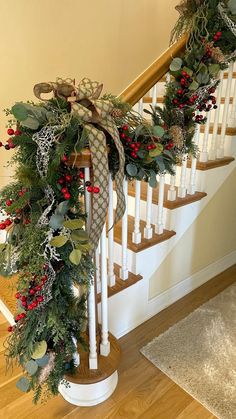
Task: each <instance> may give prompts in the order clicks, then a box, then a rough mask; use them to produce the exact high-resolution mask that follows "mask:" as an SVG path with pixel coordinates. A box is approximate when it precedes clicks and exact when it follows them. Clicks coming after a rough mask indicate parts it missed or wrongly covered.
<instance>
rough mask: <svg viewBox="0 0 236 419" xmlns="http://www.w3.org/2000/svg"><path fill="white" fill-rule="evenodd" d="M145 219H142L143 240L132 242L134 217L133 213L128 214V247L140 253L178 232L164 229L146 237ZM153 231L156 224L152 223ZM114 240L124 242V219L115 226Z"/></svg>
mask: <svg viewBox="0 0 236 419" xmlns="http://www.w3.org/2000/svg"><path fill="white" fill-rule="evenodd" d="M145 225H146V223H145V221H143V220H140V231H141V235H142V241H141V243H139V244H135V243H133V242H132V232H133V231H134V217H133V216H132V215H128V249H130V250H132V251H133V252H135V253H138V252H140V251H142V250H145V249H148V248H149V247H152V246H155V245H156V244H159V243H162V242H164V241H166V240H169V239H170V238H171V237H173V236H174V235H175V234H176V232H175V231H173V230H164V232H163V233H162V234H155V233H153V237H152V238H151V239H145V238H144V228H145ZM152 228H153V231H154V230H155V227H154V225H152ZM114 240H115V242H117V243H118V244H122V220H120V221H119V222H118V223H117V224H116V225H115V226H114Z"/></svg>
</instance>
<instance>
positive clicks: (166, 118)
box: [0, 0, 236, 402]
mask: <svg viewBox="0 0 236 419" xmlns="http://www.w3.org/2000/svg"><path fill="white" fill-rule="evenodd" d="M178 10H179V11H180V13H181V16H180V19H179V21H178V22H177V25H176V27H175V29H174V31H173V34H172V39H176V38H178V37H179V36H180V35H181V34H182V33H183V32H184V31H185V30H188V31H189V32H190V36H189V41H188V45H187V49H186V52H185V53H184V54H183V55H182V56H181V57H176V58H174V59H173V61H172V63H171V65H170V73H171V76H172V79H171V81H170V82H169V83H167V86H166V96H165V99H164V107H163V108H159V107H155V108H152V109H151V111H147V112H149V113H150V114H151V116H152V120H153V124H152V125H151V124H149V123H148V122H146V121H145V120H143V119H142V118H141V117H140V115H138V114H137V113H135V112H133V111H131V109H130V107H129V106H128V105H127V104H124V103H122V102H121V101H119V100H117V99H116V98H115V97H114V96H112V95H104V96H102V97H101V98H100V99H99V96H100V93H101V86H100V85H99V84H98V83H94V82H91V81H90V80H88V79H85V80H83V81H82V82H81V83H80V84H79V85H78V86H75V83H74V82H73V81H72V80H66V81H64V80H57V82H55V83H40V84H39V85H36V86H35V89H34V92H35V94H36V96H37V97H38V98H39V99H42V93H48V92H52V93H53V97H52V98H51V99H48V100H43V101H40V102H39V103H37V104H34V103H21V102H19V103H17V104H15V105H14V106H13V107H12V108H11V109H10V110H6V113H7V115H9V117H10V118H11V119H10V120H9V125H8V129H7V134H8V135H9V139H8V140H7V143H6V144H5V146H4V145H3V144H2V143H0V146H2V147H3V146H4V147H5V149H6V150H11V149H14V148H15V149H16V150H15V153H14V156H13V158H12V163H13V164H14V165H15V166H16V170H15V180H14V182H13V183H11V184H10V185H8V186H7V187H5V188H4V189H3V190H2V191H1V200H0V204H1V211H2V215H3V220H2V221H1V223H0V229H1V230H5V231H6V241H5V243H2V244H1V246H0V250H1V251H0V269H1V274H2V275H5V276H11V275H13V274H15V273H17V275H18V281H17V293H16V300H17V313H16V315H15V325H14V326H10V327H9V332H10V335H9V337H8V339H7V343H6V344H7V350H6V355H7V359H8V361H9V362H10V361H12V360H14V359H15V360H16V361H17V362H18V363H19V364H20V365H21V366H22V367H23V369H24V371H25V376H24V377H21V378H20V379H19V381H18V382H17V386H18V387H19V388H20V389H21V390H22V391H26V392H27V391H30V390H33V391H34V401H35V402H37V401H38V399H39V398H40V396H41V395H42V393H43V394H45V395H49V394H57V393H58V384H59V383H60V381H61V380H62V379H63V377H64V374H65V373H70V374H71V373H73V371H74V370H75V356H74V354H75V351H76V345H77V342H80V343H82V344H84V345H85V343H84V341H83V332H84V331H85V330H86V322H87V319H86V300H87V295H88V292H89V286H90V284H91V281H92V280H93V273H94V267H93V260H92V256H93V250H94V248H95V247H96V243H97V240H98V236H99V234H98V233H99V232H100V229H101V226H102V225H103V223H104V219H105V218H104V217H105V216H106V206H107V193H106V191H105V189H106V187H104V182H105V183H106V182H107V175H105V176H104V174H102V173H101V170H100V172H99V167H98V166H99V165H98V160H101V161H102V162H103V166H102V171H103V167H104V171H105V173H106V174H107V173H108V172H111V173H112V177H113V179H114V181H115V182H116V185H117V187H118V190H119V200H120V201H119V202H120V204H119V205H118V211H117V217H116V220H117V219H118V218H119V217H121V216H122V213H123V211H124V200H123V196H122V188H120V186H121V184H122V182H123V176H124V175H125V176H126V177H127V178H128V179H131V180H132V179H137V180H144V181H147V182H149V184H150V185H151V186H152V187H155V186H156V174H158V173H165V172H167V173H174V167H175V164H176V163H177V162H178V161H179V160H180V159H181V158H182V156H183V154H185V153H188V154H193V155H196V154H197V150H196V147H195V145H194V141H193V137H194V131H195V127H196V124H203V123H205V120H206V113H207V112H209V111H210V109H212V108H215V107H216V98H215V96H214V92H215V89H216V87H217V84H218V78H217V76H218V73H219V71H220V70H222V69H225V68H227V66H228V64H229V62H230V61H231V60H233V59H234V57H235V21H236V17H235V13H236V10H235V0H229V1H224V2H219V1H217V0H212V1H210V2H207V1H205V0H185V1H182V2H181V4H180V6H178ZM97 142H99V143H98V145H96V143H97ZM86 147H89V148H90V150H91V153H92V161H93V166H94V170H95V172H96V176H95V180H94V183H93V184H91V183H90V182H86V183H85V182H84V176H85V175H84V170H83V169H79V168H78V167H77V165H76V161H77V157H78V155H79V154H80V153H81V152H82V151H83V149H84V148H86ZM96 147H97V148H96ZM100 147H101V148H100ZM101 149H102V150H103V151H102V153H101ZM96 170H97V171H96ZM99 173H101V175H100V176H101V179H100V177H99ZM104 179H105V180H104ZM85 188H86V189H87V191H88V192H89V193H93V194H94V202H95V208H97V209H99V211H100V209H101V214H102V215H101V216H100V215H99V217H98V218H96V214H95V213H94V214H93V215H94V221H95V222H96V224H94V225H95V226H96V228H95V227H94V228H92V227H91V230H92V233H93V234H91V231H90V234H89V235H88V234H87V230H86V214H85V210H84V193H85ZM119 188H120V189H119ZM104 194H105V195H104ZM104 196H105V199H103V197H104ZM104 203H105V204H104ZM99 211H96V213H98V212H99ZM96 232H97V233H96ZM75 289H76V290H77V291H76V292H75Z"/></svg>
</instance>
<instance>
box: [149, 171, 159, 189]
mask: <svg viewBox="0 0 236 419" xmlns="http://www.w3.org/2000/svg"><path fill="white" fill-rule="evenodd" d="M148 183H149V185H150V186H151V188H156V187H157V175H156V173H155V172H154V170H150V177H149V182H148Z"/></svg>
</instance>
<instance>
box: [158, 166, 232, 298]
mask: <svg viewBox="0 0 236 419" xmlns="http://www.w3.org/2000/svg"><path fill="white" fill-rule="evenodd" d="M215 170H216V175H217V169H215ZM235 185H236V169H234V171H233V172H232V173H231V175H230V176H229V177H228V178H227V180H226V181H225V183H224V184H223V185H222V186H221V188H220V189H219V190H218V192H217V193H216V194H215V195H214V197H213V198H212V199H211V200H210V202H209V203H208V205H207V206H206V207H205V208H204V210H203V211H202V212H201V214H200V216H199V217H198V218H197V220H196V221H195V222H194V223H193V224H192V225H191V227H190V228H189V229H188V230H187V231H186V233H185V234H184V235H183V237H182V238H181V239H180V240H179V241H178V243H177V245H176V247H175V248H174V249H173V250H172V251H171V253H170V254H169V255H168V257H167V258H166V259H165V261H164V262H163V263H162V264H161V266H160V268H159V269H158V270H157V271H156V272H155V273H154V274H153V275H152V277H151V280H150V298H153V297H155V296H156V295H158V294H160V293H161V292H163V291H165V290H167V289H168V288H171V287H173V286H174V285H175V284H177V283H178V282H180V281H183V280H184V279H186V278H188V277H189V276H190V275H192V274H194V273H195V272H198V271H200V270H201V269H203V268H205V267H206V266H207V265H210V264H211V263H213V262H215V261H217V260H219V259H221V258H222V257H224V256H225V255H227V254H229V253H231V252H232V251H234V250H236V196H235ZM235 263H236V261H235Z"/></svg>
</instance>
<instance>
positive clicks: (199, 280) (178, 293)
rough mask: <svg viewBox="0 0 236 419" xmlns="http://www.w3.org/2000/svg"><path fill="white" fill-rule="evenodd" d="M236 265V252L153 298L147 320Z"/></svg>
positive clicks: (150, 301)
mask: <svg viewBox="0 0 236 419" xmlns="http://www.w3.org/2000/svg"><path fill="white" fill-rule="evenodd" d="M235 263H236V250H235V251H233V252H231V253H229V254H228V255H226V256H224V257H223V258H221V259H219V260H217V261H216V262H213V263H211V264H210V265H208V266H206V267H205V268H203V269H201V270H200V271H198V272H196V273H195V274H193V275H191V276H189V277H188V278H186V279H184V280H183V281H181V282H180V283H178V284H176V285H174V286H173V287H172V288H170V289H168V290H166V291H164V292H163V293H161V294H160V295H157V296H156V297H154V298H152V299H151V300H149V302H148V310H147V318H150V317H153V316H154V315H155V314H157V313H159V312H160V311H162V310H163V309H165V308H166V307H168V306H170V305H171V304H173V303H175V302H176V301H178V300H179V299H180V298H182V297H184V296H185V295H187V294H189V293H190V292H191V291H193V290H195V289H196V288H198V287H200V286H201V285H203V284H204V283H205V282H207V281H209V280H210V279H212V278H214V277H215V276H216V275H219V274H220V273H222V272H223V271H225V270H226V269H228V268H230V267H231V266H232V265H234V264H235ZM145 320H146V319H145Z"/></svg>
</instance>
